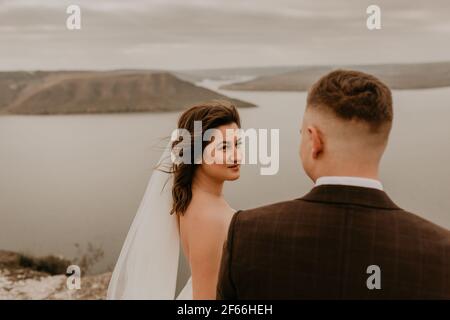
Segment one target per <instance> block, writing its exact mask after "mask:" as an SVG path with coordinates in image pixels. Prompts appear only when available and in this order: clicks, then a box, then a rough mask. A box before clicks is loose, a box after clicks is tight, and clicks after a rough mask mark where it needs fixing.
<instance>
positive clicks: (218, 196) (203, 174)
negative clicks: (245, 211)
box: [107, 100, 240, 300]
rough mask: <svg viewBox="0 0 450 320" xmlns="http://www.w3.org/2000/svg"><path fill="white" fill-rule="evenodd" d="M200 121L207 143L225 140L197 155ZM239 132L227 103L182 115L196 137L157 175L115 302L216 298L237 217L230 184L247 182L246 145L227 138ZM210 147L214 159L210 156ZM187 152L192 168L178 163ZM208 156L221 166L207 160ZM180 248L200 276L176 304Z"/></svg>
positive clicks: (168, 156)
mask: <svg viewBox="0 0 450 320" xmlns="http://www.w3.org/2000/svg"><path fill="white" fill-rule="evenodd" d="M195 121H201V134H202V137H203V135H204V134H205V132H206V131H207V130H209V129H216V130H219V131H220V133H222V134H221V135H219V136H222V137H224V138H223V139H217V137H214V138H215V139H211V141H208V139H206V140H207V141H203V142H202V145H201V148H195V147H194V140H195V134H198V132H196V131H195V130H194V129H195V123H194V122H195ZM239 128H240V118H239V114H238V112H237V110H236V108H235V106H234V105H233V104H231V103H230V102H227V101H222V100H220V101H217V100H216V101H212V102H207V103H203V104H199V105H196V106H193V107H191V108H189V109H188V110H186V111H185V112H184V113H183V114H182V115H181V117H180V118H179V120H178V129H185V130H187V131H188V132H189V134H190V136H191V137H192V138H191V139H186V140H187V141H184V140H182V139H177V140H175V141H173V142H172V143H171V144H170V145H169V147H168V148H167V149H166V151H165V152H164V154H163V156H162V157H161V160H160V162H159V166H158V170H155V171H154V172H153V174H152V177H151V179H150V182H149V184H148V187H147V190H146V192H145V195H144V198H143V200H142V202H141V205H140V207H139V209H138V212H137V214H136V217H135V218H134V221H133V223H132V225H131V228H130V230H129V232H128V235H127V238H126V240H125V243H124V245H123V247H122V251H121V253H120V256H119V259H118V261H117V264H116V266H115V268H114V272H113V275H112V278H111V281H110V284H109V288H108V294H107V299H175V298H177V299H186V300H187V299H215V297H216V285H217V280H218V273H219V268H220V260H221V255H222V248H223V244H224V242H225V240H226V237H227V232H228V226H229V224H230V221H231V218H232V216H233V214H234V213H235V210H234V209H233V208H231V207H230V205H229V204H228V203H227V201H226V200H225V199H224V196H223V193H222V191H223V184H224V182H225V181H232V180H236V179H238V178H239V175H240V165H239V163H240V151H239V146H240V139H238V135H237V134H236V135H232V136H230V135H229V134H227V133H228V132H230V130H232V132H238V129H239ZM209 131H210V130H209ZM227 139H229V140H227ZM203 140H205V139H203ZM200 141H202V140H200ZM207 147H208V150H210V152H209V153H210V154H209V155H205V154H206V152H204V151H205V149H206V148H207ZM180 149H181V150H182V151H181V154H180V152H179V150H180ZM199 149H201V150H199ZM177 150H178V151H177ZM198 151H201V153H200V154H197V153H198ZM186 152H188V154H189V156H188V157H190V159H189V160H190V161H187V162H182V163H177V162H173V161H172V159H174V157H173V155H174V154H176V153H179V154H178V156H179V155H183V153H184V157H183V159H185V156H186ZM208 156H209V157H214V159H220V160H221V161H211V159H205V158H204V157H208ZM199 157H200V160H202V161H198V159H199ZM206 160H209V161H206ZM180 243H181V247H182V250H183V253H184V255H185V257H186V259H187V261H188V263H189V266H190V269H191V275H192V276H191V278H190V279H189V280H188V281H187V283H186V285H185V286H184V288H183V289H182V291H181V293H180V294H179V295H178V296H177V297H176V296H175V295H176V293H175V290H176V284H177V275H178V258H179V253H180Z"/></svg>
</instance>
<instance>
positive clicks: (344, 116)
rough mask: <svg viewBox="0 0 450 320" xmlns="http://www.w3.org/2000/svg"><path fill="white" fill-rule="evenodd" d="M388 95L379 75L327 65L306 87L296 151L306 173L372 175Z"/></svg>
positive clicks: (383, 136) (382, 142) (387, 122)
mask: <svg viewBox="0 0 450 320" xmlns="http://www.w3.org/2000/svg"><path fill="white" fill-rule="evenodd" d="M392 118H393V110H392V96H391V91H390V90H389V88H388V87H387V86H386V85H385V84H384V83H382V82H381V81H380V80H378V79H377V78H375V77H374V76H371V75H369V74H365V73H362V72H358V71H349V70H337V71H333V72H331V73H329V74H327V75H325V76H324V77H322V78H321V79H320V80H319V81H317V82H316V83H315V84H314V85H313V86H312V87H311V89H310V91H309V93H308V98H307V106H306V110H305V114H304V117H303V123H302V127H301V136H302V139H301V140H302V141H301V147H300V156H301V159H302V163H303V167H304V169H305V171H306V173H307V174H308V176H309V177H310V178H311V179H312V180H313V181H315V180H316V179H317V178H318V177H321V176H329V175H334V176H336V175H337V176H364V177H372V178H377V175H378V166H379V162H380V159H381V157H382V155H383V152H384V150H385V148H386V145H387V141H388V137H389V132H390V130H391V127H392Z"/></svg>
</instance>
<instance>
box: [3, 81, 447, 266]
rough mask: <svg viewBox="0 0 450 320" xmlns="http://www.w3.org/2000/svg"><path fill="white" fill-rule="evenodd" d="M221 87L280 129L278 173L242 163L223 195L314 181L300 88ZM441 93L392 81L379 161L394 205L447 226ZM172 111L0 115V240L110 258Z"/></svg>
mask: <svg viewBox="0 0 450 320" xmlns="http://www.w3.org/2000/svg"><path fill="white" fill-rule="evenodd" d="M202 85H205V86H207V87H210V88H216V87H217V85H218V83H217V82H208V81H207V82H203V83H202ZM222 93H224V94H226V95H228V96H231V97H236V98H240V99H243V100H246V101H250V102H253V103H255V104H257V105H258V106H259V107H258V108H251V109H241V110H240V113H241V117H242V124H243V127H244V128H251V127H254V128H267V129H270V128H278V129H280V170H279V173H278V174H277V175H274V176H261V175H259V167H258V166H256V165H246V166H243V168H242V175H241V179H240V180H239V181H237V182H233V183H228V184H227V185H226V196H227V198H228V199H229V201H230V203H231V205H232V206H233V207H234V208H249V207H254V206H259V205H263V204H266V203H270V202H275V201H280V200H287V199H292V198H296V197H300V196H302V195H303V194H305V193H306V192H307V191H308V190H309V189H310V188H311V187H312V183H311V181H309V180H308V178H307V177H306V175H305V174H304V172H303V170H302V168H301V165H300V161H299V157H298V146H299V124H300V121H301V115H302V113H303V110H304V104H305V98H306V96H305V93H301V92H298V93H296V92H233V91H229V92H227V91H222ZM449 101H450V88H444V89H428V90H415V91H395V92H394V102H395V120H394V128H393V131H392V134H391V141H390V144H389V147H388V150H387V152H386V155H385V157H384V160H383V164H382V169H381V177H382V180H383V183H384V186H385V189H386V191H387V192H388V193H389V195H390V196H391V198H393V200H394V201H395V202H396V203H397V204H398V205H400V206H401V207H403V208H405V209H407V210H410V211H413V212H416V213H417V214H419V215H421V216H423V217H424V218H426V219H429V220H431V221H433V222H435V223H437V224H440V225H442V226H444V227H446V228H450V193H449V186H450V125H449V123H448V119H450V105H449ZM178 115H179V114H178V113H158V114H110V115H69V116H2V117H0V249H6V250H14V251H22V252H27V253H32V254H35V255H45V254H62V255H65V256H67V257H75V256H80V255H81V254H83V253H86V251H87V250H88V243H91V244H92V245H93V247H94V248H98V249H101V250H103V251H104V254H105V255H104V258H103V259H102V260H101V261H100V262H99V263H97V264H96V266H95V268H94V269H93V270H92V271H94V272H97V271H104V270H107V269H108V268H112V267H113V265H114V262H115V260H116V258H117V256H118V254H119V251H120V248H121V246H122V243H123V240H124V238H125V236H126V233H127V231H128V227H129V225H130V223H131V221H132V219H133V217H134V214H135V212H136V210H137V208H138V206H139V203H140V200H141V197H142V196H143V193H144V190H145V187H146V185H147V182H148V179H149V177H150V174H151V171H152V168H153V166H154V165H155V163H156V161H157V160H158V159H159V156H160V152H161V147H162V146H164V142H163V140H162V139H163V138H164V137H167V136H168V135H169V134H170V132H171V131H172V129H173V128H174V127H175V124H176V120H177V117H178ZM75 244H79V248H76V246H75Z"/></svg>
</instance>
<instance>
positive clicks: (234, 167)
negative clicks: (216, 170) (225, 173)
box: [227, 164, 241, 170]
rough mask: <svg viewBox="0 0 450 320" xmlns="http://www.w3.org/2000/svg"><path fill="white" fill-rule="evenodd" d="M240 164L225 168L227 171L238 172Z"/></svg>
mask: <svg viewBox="0 0 450 320" xmlns="http://www.w3.org/2000/svg"><path fill="white" fill-rule="evenodd" d="M240 166H241V165H240V164H233V165H231V166H227V168H228V169H233V170H239V167H240Z"/></svg>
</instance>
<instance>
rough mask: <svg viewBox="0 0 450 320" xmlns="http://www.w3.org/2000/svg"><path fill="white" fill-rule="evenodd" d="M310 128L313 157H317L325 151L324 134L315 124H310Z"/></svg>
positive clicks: (309, 134)
mask: <svg viewBox="0 0 450 320" xmlns="http://www.w3.org/2000/svg"><path fill="white" fill-rule="evenodd" d="M307 130H308V138H309V139H310V144H311V153H312V154H311V155H312V157H313V159H317V158H318V157H319V156H320V154H321V153H322V151H323V139H322V134H321V132H320V130H319V129H317V128H316V127H314V126H309V127H308V128H307Z"/></svg>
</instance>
